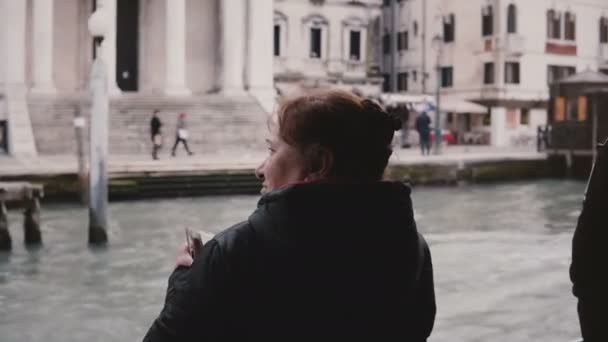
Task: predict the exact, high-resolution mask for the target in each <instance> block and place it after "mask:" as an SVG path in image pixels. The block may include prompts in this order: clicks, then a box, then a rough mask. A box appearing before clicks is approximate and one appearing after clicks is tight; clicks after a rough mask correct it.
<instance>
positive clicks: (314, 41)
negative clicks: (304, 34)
mask: <svg viewBox="0 0 608 342" xmlns="http://www.w3.org/2000/svg"><path fill="white" fill-rule="evenodd" d="M321 57H322V56H321V28H320V27H311V28H310V58H321Z"/></svg>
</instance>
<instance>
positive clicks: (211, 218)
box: [0, 181, 584, 342]
mask: <svg viewBox="0 0 608 342" xmlns="http://www.w3.org/2000/svg"><path fill="white" fill-rule="evenodd" d="M583 190H584V184H583V183H578V182H565V181H542V182H535V183H516V184H510V185H489V186H465V187H452V188H418V189H415V190H414V194H413V199H414V207H415V210H416V218H417V220H418V226H419V229H420V230H421V231H422V232H423V233H424V234H425V236H426V238H427V240H428V241H429V243H430V245H431V251H432V254H433V263H434V266H435V285H436V294H437V302H438V303H437V304H438V316H437V320H436V323H435V329H434V332H433V335H432V337H431V339H430V341H434V342H444V341H446V342H447V341H484V342H485V341H492V342H495V341H505V342H506V341H509V342H519V341H536V342H538V341H547V342H549V341H550V342H554V341H572V340H573V339H574V338H576V337H577V336H578V335H579V332H578V321H577V317H576V310H575V305H576V303H575V300H574V298H573V297H572V295H571V291H570V282H569V280H568V266H569V262H570V242H571V237H572V232H573V229H574V227H575V224H576V219H577V217H578V213H579V210H580V204H581V199H582V192H583ZM256 201H257V196H232V197H207V198H193V199H174V200H153V201H152V200H150V201H138V202H121V203H112V204H111V214H112V221H111V231H110V239H111V243H110V245H109V246H108V248H106V249H89V248H88V247H87V244H86V242H87V228H86V227H87V213H86V211H85V210H83V209H82V208H79V207H77V206H72V205H48V206H45V207H44V208H43V212H42V222H43V238H44V247H42V248H41V249H39V250H29V251H28V250H26V249H25V248H24V247H23V246H22V244H21V241H22V240H23V236H22V225H21V215H20V214H19V212H16V211H11V212H10V213H9V220H10V224H11V232H12V235H13V245H14V250H13V252H12V253H11V254H0V341H2V342H12V341H50V342H54V341H57V342H59V341H62V342H63V341H104V342H105V341H125V342H126V341H137V340H141V338H142V337H143V335H144V334H145V332H146V331H147V328H148V327H149V325H150V323H151V322H152V320H153V319H154V317H155V316H156V315H157V314H158V312H159V311H160V308H161V304H162V301H163V298H164V291H165V288H166V281H167V277H168V275H169V274H170V272H171V270H172V266H173V263H174V255H175V250H176V246H178V244H180V243H181V242H182V241H183V239H184V231H183V228H184V227H185V226H191V227H195V228H199V229H202V230H205V231H208V232H210V233H215V232H218V231H220V230H222V229H224V228H226V227H228V226H229V225H231V224H233V223H235V222H237V221H239V220H242V219H244V218H246V217H247V216H248V215H249V213H250V212H251V211H252V209H253V208H254V207H255V204H256Z"/></svg>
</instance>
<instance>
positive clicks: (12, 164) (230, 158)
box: [0, 146, 547, 177]
mask: <svg viewBox="0 0 608 342" xmlns="http://www.w3.org/2000/svg"><path fill="white" fill-rule="evenodd" d="M164 152H165V153H162V152H161V154H160V158H161V159H160V160H152V158H151V156H149V155H144V154H140V155H111V156H110V157H109V167H108V170H109V172H110V174H111V175H112V174H121V175H125V174H129V173H142V172H144V173H145V172H153V173H168V174H170V173H176V174H180V173H187V172H198V173H200V172H205V171H209V172H214V173H215V172H218V171H221V172H230V171H241V172H242V171H252V170H253V169H255V167H256V166H258V165H259V163H260V162H261V161H262V160H263V159H264V158H265V156H266V153H265V151H243V152H242V153H237V152H233V153H223V154H195V155H193V156H187V155H186V154H185V153H182V154H181V155H178V156H177V157H171V156H170V155H168V153H167V151H164ZM394 152H395V153H394V154H393V156H392V157H391V161H390V163H391V165H405V166H416V165H427V166H433V165H437V166H442V165H458V164H468V163H483V162H487V163H492V162H496V163H499V162H504V161H530V160H532V161H534V160H536V161H541V160H545V159H546V158H547V155H546V154H545V153H538V152H536V151H535V150H534V149H532V148H492V147H488V146H449V147H447V148H445V149H444V150H443V151H442V152H443V153H442V154H441V155H431V156H422V155H420V151H419V149H418V148H410V149H399V148H396V149H395V151H394ZM77 172H78V166H77V159H76V156H73V155H56V156H37V157H31V158H13V157H9V156H0V177H18V176H22V175H46V176H52V175H65V174H76V173H77Z"/></svg>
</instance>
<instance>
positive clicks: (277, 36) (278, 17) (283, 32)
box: [274, 12, 287, 57]
mask: <svg viewBox="0 0 608 342" xmlns="http://www.w3.org/2000/svg"><path fill="white" fill-rule="evenodd" d="M286 48H287V16H286V15H285V14H283V13H281V12H274V55H275V56H276V57H281V56H284V54H285V49H286Z"/></svg>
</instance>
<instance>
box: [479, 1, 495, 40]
mask: <svg viewBox="0 0 608 342" xmlns="http://www.w3.org/2000/svg"><path fill="white" fill-rule="evenodd" d="M493 34H494V10H493V9H492V6H491V5H488V6H484V7H483V8H482V10H481V35H482V36H484V37H486V36H491V35H493Z"/></svg>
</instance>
